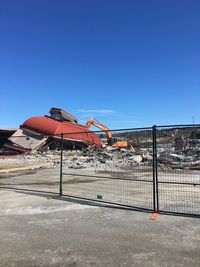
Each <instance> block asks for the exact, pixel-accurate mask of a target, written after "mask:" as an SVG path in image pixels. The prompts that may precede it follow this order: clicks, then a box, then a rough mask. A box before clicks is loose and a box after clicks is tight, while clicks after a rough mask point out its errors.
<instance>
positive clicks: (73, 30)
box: [0, 0, 200, 129]
mask: <svg viewBox="0 0 200 267" xmlns="http://www.w3.org/2000/svg"><path fill="white" fill-rule="evenodd" d="M199 14H200V1H198V0H196V1H193V0H187V1H185V0H179V1H178V0H173V1H172V0H169V1H160V0H157V1H156V0H137V1H136V0H121V1H118V0H114V1H113V0H101V1H100V0H90V1H89V0H84V1H83V0H57V1H56V0H54V1H52V0H29V1H27V0H25V1H22V0H16V1H10V0H8V1H1V2H0V40H1V41H0V93H1V104H0V112H1V116H0V128H2V127H17V126H19V125H20V124H22V123H23V121H24V120H26V119H27V118H29V117H31V116H38V115H43V114H47V113H48V111H49V109H50V108H51V107H52V106H55V107H61V108H63V109H65V110H66V111H68V112H70V113H72V114H73V115H75V116H77V117H78V118H79V119H80V123H84V122H85V121H86V120H87V119H88V118H89V117H91V116H94V117H95V118H97V119H98V120H99V121H101V122H103V123H104V124H106V125H107V126H108V127H110V128H111V129H114V128H129V127H130V128H132V127H142V126H150V125H153V124H155V123H156V124H182V123H184V124H185V123H191V122H192V117H194V120H195V122H196V123H200V109H199V100H200V16H199Z"/></svg>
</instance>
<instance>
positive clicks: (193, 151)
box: [156, 125, 200, 215]
mask: <svg viewBox="0 0 200 267" xmlns="http://www.w3.org/2000/svg"><path fill="white" fill-rule="evenodd" d="M156 137H157V140H156V141H157V162H158V166H157V167H158V198H159V209H160V211H165V212H174V213H184V214H191V215H200V127H199V125H190V126H160V127H157V136H156Z"/></svg>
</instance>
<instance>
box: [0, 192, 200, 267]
mask: <svg viewBox="0 0 200 267" xmlns="http://www.w3.org/2000/svg"><path fill="white" fill-rule="evenodd" d="M35 194H36V195H33V194H32V193H30V192H28V193H22V192H14V191H13V190H5V189H1V190H0V217H1V220H0V240H1V242H0V266H2V267H3V266H6V267H7V266H19V267H23V266H24V267H29V266H50V267H51V266H113V267H115V266H120V267H121V266H159V267H161V266H170V267H171V266H176V267H177V266H195V267H196V266H199V262H200V253H199V247H200V223H199V219H194V218H184V217H175V216H166V215H160V216H159V217H158V220H157V221H151V220H149V217H150V214H148V213H141V212H136V211H128V210H121V209H113V208H112V209H111V208H106V207H96V206H92V205H83V204H79V203H77V202H69V201H65V200H58V199H54V198H51V197H49V196H48V195H44V194H42V195H37V193H35Z"/></svg>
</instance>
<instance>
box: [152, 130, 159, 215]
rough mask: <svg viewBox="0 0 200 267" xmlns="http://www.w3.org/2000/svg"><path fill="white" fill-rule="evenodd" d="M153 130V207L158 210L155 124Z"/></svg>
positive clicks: (155, 210)
mask: <svg viewBox="0 0 200 267" xmlns="http://www.w3.org/2000/svg"><path fill="white" fill-rule="evenodd" d="M152 130H153V209H154V212H158V211H159V197H158V194H159V192H158V167H157V137H156V134H157V133H156V125H154V126H153V127H152Z"/></svg>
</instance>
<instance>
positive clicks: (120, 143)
mask: <svg viewBox="0 0 200 267" xmlns="http://www.w3.org/2000/svg"><path fill="white" fill-rule="evenodd" d="M112 147H119V148H120V147H128V142H127V141H117V142H116V143H114V144H113V145H112Z"/></svg>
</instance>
